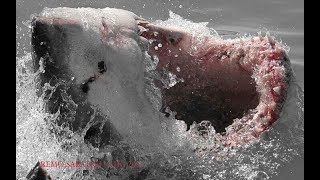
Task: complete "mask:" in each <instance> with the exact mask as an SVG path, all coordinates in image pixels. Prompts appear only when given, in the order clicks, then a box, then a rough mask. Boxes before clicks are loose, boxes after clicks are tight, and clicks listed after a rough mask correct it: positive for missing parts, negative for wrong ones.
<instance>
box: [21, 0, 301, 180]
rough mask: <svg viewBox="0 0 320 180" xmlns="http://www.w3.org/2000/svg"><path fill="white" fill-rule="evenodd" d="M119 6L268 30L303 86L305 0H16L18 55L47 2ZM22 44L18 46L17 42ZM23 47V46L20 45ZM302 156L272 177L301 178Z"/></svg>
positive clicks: (225, 27)
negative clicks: (32, 21)
mask: <svg viewBox="0 0 320 180" xmlns="http://www.w3.org/2000/svg"><path fill="white" fill-rule="evenodd" d="M61 6H64V7H93V8H104V7H115V8H121V9H126V10H129V11H132V12H134V13H135V14H137V15H141V16H142V17H144V18H147V19H149V20H157V19H162V20H165V19H167V18H168V16H169V13H168V11H169V10H171V11H173V12H174V13H176V14H179V15H181V16H182V17H184V18H186V19H190V20H192V21H194V22H209V24H208V27H213V28H214V29H216V30H219V31H220V32H225V33H228V31H231V32H238V33H240V34H245V33H248V34H256V33H257V32H258V31H268V32H270V33H271V35H275V36H276V37H277V39H278V40H281V41H282V42H283V43H284V44H286V45H287V46H289V47H290V51H289V58H290V60H291V63H292V68H293V70H294V73H295V77H296V81H297V83H298V84H299V86H300V87H301V88H302V89H304V1H302V0H219V1H218V0H17V1H16V43H17V54H16V56H17V57H19V56H22V55H24V54H25V53H26V52H30V51H31V50H30V47H31V46H30V36H29V35H30V34H29V28H28V27H27V26H26V25H25V24H27V21H28V20H30V17H31V16H32V14H37V13H39V12H40V11H41V10H42V9H43V8H44V7H51V8H53V7H61ZM18 44H19V45H18ZM18 47H19V48H18ZM303 176H304V158H303V157H300V158H296V159H294V160H293V161H292V162H290V163H288V164H286V165H284V166H283V167H281V168H280V169H279V174H278V176H276V177H273V178H272V179H274V180H285V179H290V180H302V179H304V178H303Z"/></svg>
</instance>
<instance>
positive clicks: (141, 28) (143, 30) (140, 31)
mask: <svg viewBox="0 0 320 180" xmlns="http://www.w3.org/2000/svg"><path fill="white" fill-rule="evenodd" d="M138 28H139V35H141V33H143V32H145V31H147V29H146V28H144V27H143V26H140V25H138Z"/></svg>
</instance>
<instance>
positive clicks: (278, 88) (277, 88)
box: [273, 86, 281, 95]
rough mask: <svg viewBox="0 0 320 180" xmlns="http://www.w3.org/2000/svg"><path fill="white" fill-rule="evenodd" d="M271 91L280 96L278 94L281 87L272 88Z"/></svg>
mask: <svg viewBox="0 0 320 180" xmlns="http://www.w3.org/2000/svg"><path fill="white" fill-rule="evenodd" d="M273 91H274V92H275V93H277V94H278V95H280V93H281V87H280V86H277V87H274V88H273Z"/></svg>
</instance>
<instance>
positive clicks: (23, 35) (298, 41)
mask: <svg viewBox="0 0 320 180" xmlns="http://www.w3.org/2000/svg"><path fill="white" fill-rule="evenodd" d="M303 6H304V4H303V1H297V0H280V1H262V0H259V1H253V0H252V1H248V0H242V1H235V0H234V1H231V0H230V1H210V0H193V1H192V0H184V1H178V0H177V1H173V0H171V1H169V0H166V1H164V0H158V1H156V0H150V1H142V0H139V1H138V0H133V1H125V0H117V1H115V0H112V1H81V0H80V1H76V0H72V1H67V0H65V1H51V0H50V1H49V0H46V1H21V0H17V1H16V10H17V16H16V17H17V18H16V30H17V34H16V43H17V55H16V57H17V77H16V78H17V95H18V96H17V122H16V125H17V156H16V162H17V163H16V164H17V166H16V167H17V168H16V170H17V175H16V177H17V178H22V177H24V176H26V174H27V173H28V171H29V170H30V169H31V168H32V167H33V166H34V164H35V163H36V161H37V159H38V160H39V159H40V160H41V159H56V158H62V159H64V160H74V159H76V158H77V156H79V155H81V156H90V155H88V154H90V150H88V152H87V154H85V153H84V154H79V152H78V151H77V149H73V150H71V152H65V151H63V150H61V148H60V142H58V141H57V140H56V139H55V137H53V136H52V135H50V133H49V131H48V128H49V127H47V125H46V123H45V121H44V119H48V118H49V119H50V118H51V119H55V115H51V114H46V113H44V111H43V109H42V105H43V102H42V101H41V99H40V98H36V95H35V89H34V83H35V82H34V81H33V79H34V77H35V76H36V75H37V74H36V73H35V74H34V73H32V72H31V68H30V65H31V63H30V62H31V56H30V52H31V46H30V28H29V23H30V19H31V17H32V16H34V15H35V14H37V13H40V12H41V11H42V9H43V8H44V7H51V8H53V7H93V8H104V7H115V8H121V9H126V10H129V11H132V12H134V13H135V14H137V15H141V16H142V17H144V18H146V19H148V20H150V21H154V20H159V19H161V20H166V19H168V17H169V10H170V11H172V12H174V13H176V14H179V15H180V16H182V17H183V18H185V19H188V20H191V21H193V22H209V23H208V25H207V26H208V27H210V28H213V29H215V30H216V31H217V32H218V33H220V34H222V35H224V34H225V35H231V36H232V35H234V34H239V35H243V34H252V35H255V34H257V32H259V31H263V32H269V33H270V34H271V35H274V36H276V37H277V39H278V40H279V41H282V43H283V44H285V45H286V46H287V47H289V48H290V50H289V53H288V54H289V58H290V61H291V63H292V68H293V70H294V74H295V79H294V80H293V83H292V84H293V88H291V90H290V92H289V97H288V101H287V102H286V105H285V108H284V110H283V114H282V116H281V118H280V119H279V121H278V122H277V123H275V125H274V127H273V128H272V129H271V130H270V131H268V132H267V133H266V135H265V136H264V137H263V138H262V140H261V141H259V142H258V143H256V144H255V145H253V146H251V147H248V148H245V149H243V150H240V151H237V152H230V159H229V160H226V162H223V163H217V162H213V161H210V160H205V158H204V160H203V162H198V163H193V162H190V161H193V159H192V158H191V159H188V158H186V157H184V156H179V155H177V154H175V156H172V154H165V156H164V157H168V156H170V158H168V159H169V160H170V161H171V162H172V163H171V164H170V165H167V166H168V167H165V166H166V165H159V167H158V166H157V164H162V163H165V162H162V161H161V160H160V159H161V158H163V156H161V155H151V158H150V159H148V161H150V162H152V163H150V164H152V165H150V167H152V168H153V169H154V171H155V176H154V178H156V179H157V177H162V176H161V175H162V174H161V173H159V172H157V169H161V168H162V169H166V168H167V169H170V170H171V171H172V174H173V175H170V176H166V177H167V178H168V179H169V178H171V179H178V178H181V177H186V174H187V173H186V172H184V171H183V170H185V169H191V171H193V172H194V173H195V174H196V175H195V176H194V177H192V178H194V179H297V180H300V179H303V174H304V163H303V159H304V158H303V155H304V150H303V149H304V148H303V145H304V140H303V139H304V137H303V131H304V125H303V124H304V122H303V121H304V117H303V108H304V106H303V103H304V100H303V88H304V7H303ZM46 127H47V128H46ZM75 136H76V135H75ZM79 139H80V138H77V137H74V139H73V140H74V141H76V140H79ZM172 142H173V141H172V140H170V139H169V140H168V144H169V145H170V143H172ZM71 143H75V144H76V142H71ZM80 144H81V142H80ZM172 145H173V144H172ZM85 148H88V147H85ZM85 148H84V149H85ZM44 151H45V152H44ZM84 151H85V150H84ZM92 153H94V152H92ZM175 153H177V152H175ZM159 154H160V153H159ZM182 154H183V153H182ZM162 155H163V154H162ZM152 168H151V169H152ZM60 171H61V169H54V170H51V171H49V172H50V173H51V174H52V175H59V176H60V177H61V179H69V177H71V176H72V175H71V174H72V173H76V172H77V171H76V170H75V169H73V170H69V171H67V170H66V172H65V173H64V174H65V175H61V172H60ZM157 173H158V174H157ZM68 174H69V175H68ZM159 174H160V175H159ZM175 174H177V175H175ZM115 178H117V176H115ZM186 179H187V178H186Z"/></svg>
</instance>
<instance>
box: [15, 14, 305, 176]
mask: <svg viewBox="0 0 320 180" xmlns="http://www.w3.org/2000/svg"><path fill="white" fill-rule="evenodd" d="M159 23H164V24H165V23H167V24H168V25H170V24H171V25H172V24H178V25H179V26H185V27H186V29H187V30H190V31H192V32H195V31H194V30H197V31H198V30H199V29H202V30H204V31H201V32H202V33H203V32H204V33H209V34H211V35H212V31H210V30H209V29H208V28H207V27H206V25H207V23H193V22H191V21H187V20H184V19H183V18H181V17H180V16H178V15H176V14H174V13H172V12H171V13H170V19H169V20H168V21H163V22H160V21H159ZM164 24H163V25H164ZM18 48H23V49H25V48H28V47H18ZM144 63H145V66H146V69H145V71H146V72H145V73H146V77H145V83H146V90H145V93H146V95H147V96H148V98H149V100H150V102H151V104H152V106H153V107H152V108H153V109H154V110H155V111H159V110H160V107H161V93H160V91H159V89H158V88H157V87H156V86H155V85H154V83H153V81H152V79H154V78H157V77H159V76H158V75H157V73H156V72H155V71H154V70H155V68H156V66H157V63H158V60H157V59H156V58H151V57H148V56H146V59H145V62H144ZM42 70H43V69H40V70H39V71H38V72H33V68H32V57H31V53H30V52H29V53H25V55H24V56H22V57H17V59H16V88H17V90H16V95H17V96H16V106H17V109H16V113H17V119H16V129H17V130H16V131H17V137H16V146H17V155H16V162H17V163H16V164H17V165H16V169H17V175H16V177H17V179H24V177H25V176H26V174H27V173H28V171H29V170H30V169H31V168H32V167H33V166H34V165H35V163H36V162H37V161H39V160H60V161H74V160H91V159H92V158H93V157H94V158H98V159H99V158H100V159H101V158H105V159H109V161H111V160H112V159H113V158H115V157H117V158H119V159H121V158H124V157H125V154H126V153H125V152H126V151H127V150H126V149H128V145H127V143H126V142H120V143H119V144H118V145H115V146H106V147H104V148H103V149H99V148H96V147H93V146H92V145H91V144H87V143H85V142H84V140H83V139H84V133H75V132H72V131H70V129H69V128H68V127H62V126H57V125H56V124H55V122H56V120H57V117H58V116H59V114H60V112H59V111H58V112H57V113H56V114H48V113H46V111H45V108H44V104H45V100H44V95H42V96H40V97H39V96H38V95H37V94H36V92H37V88H36V87H37V81H36V78H37V76H38V75H39V73H41V71H42ZM169 73H171V75H172V76H171V77H173V75H174V74H172V72H168V75H169ZM168 77H169V76H168ZM169 80H170V78H169ZM172 83H173V81H171V85H174V84H172ZM175 83H177V82H175ZM168 86H170V81H168ZM44 88H45V89H51V91H52V92H53V91H54V89H55V87H52V86H50V85H49V84H47V86H45V87H44ZM167 112H168V113H169V114H170V116H169V117H165V116H164V115H162V114H159V116H160V121H161V135H160V138H159V139H160V140H161V141H159V142H157V143H154V144H153V145H154V147H153V148H152V149H149V148H148V147H141V146H140V147H137V146H132V147H130V153H131V156H132V157H133V159H134V160H139V161H142V162H143V167H137V168H136V169H130V170H128V169H120V170H119V169H112V168H109V169H108V170H106V169H103V168H102V169H101V168H100V169H99V168H98V169H93V170H92V171H90V177H91V179H103V178H105V177H106V174H108V176H109V177H110V178H116V179H122V178H123V179H125V178H127V177H129V176H132V174H133V172H134V171H138V172H142V171H143V170H144V172H147V173H146V174H147V177H148V178H149V179H152V178H156V179H160V178H165V179H183V178H184V177H190V179H248V180H251V179H252V180H253V179H270V178H271V177H272V176H274V175H276V174H277V173H278V172H277V170H278V169H279V167H281V166H282V165H284V164H286V163H289V162H290V161H291V160H292V159H293V158H295V157H301V156H303V153H304V151H303V144H304V92H303V90H301V89H300V88H299V87H298V85H297V84H296V83H295V82H292V86H291V88H290V89H289V93H288V100H287V101H286V104H285V106H284V110H283V112H282V115H281V118H280V119H279V120H278V121H277V122H276V123H275V124H274V126H273V128H271V129H270V130H269V131H267V132H266V133H265V134H264V136H263V137H261V138H260V139H258V140H257V141H256V142H254V143H252V144H248V145H246V146H243V147H241V148H239V149H228V148H223V147H221V146H219V144H217V143H216V142H217V141H216V138H219V135H218V134H216V133H215V131H214V129H213V128H212V126H207V127H208V128H207V129H203V131H202V133H205V134H206V136H207V137H208V138H202V137H203V136H200V135H198V134H197V132H195V131H192V129H196V128H197V125H196V124H194V125H192V127H191V131H188V132H186V131H185V129H186V124H185V123H184V122H183V121H179V120H176V119H175V118H174V116H175V112H170V111H169V110H168V111H167ZM203 123H204V124H205V123H206V122H203ZM91 126H92V124H90V123H88V125H87V127H86V128H85V130H84V132H85V131H86V130H87V129H88V128H90V127H91ZM53 132H64V136H57V133H53ZM132 135H135V134H132ZM136 135H137V136H138V134H136ZM132 143H133V142H132ZM132 143H131V144H132ZM66 145H69V146H68V148H65V147H66ZM140 145H141V144H140ZM199 147H200V148H201V149H202V151H201V153H195V152H194V149H195V148H199ZM211 147H214V148H211ZM209 149H210V150H209ZM212 150H216V151H212ZM198 152H199V151H198ZM82 170H83V169H81V168H79V169H68V168H65V169H61V168H58V169H50V175H51V176H52V177H54V178H56V179H57V178H58V177H59V178H60V179H70V178H71V177H73V178H75V179H80V178H84V177H83V173H82ZM133 176H137V175H133Z"/></svg>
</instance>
